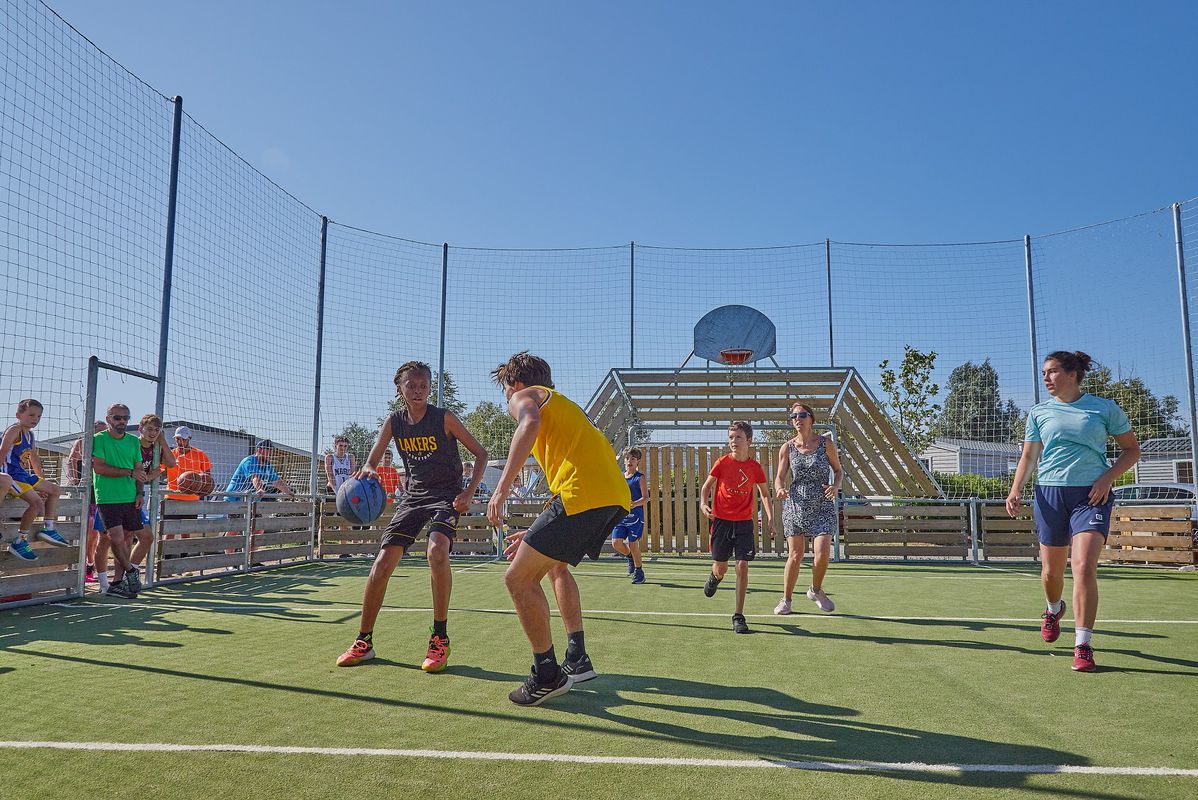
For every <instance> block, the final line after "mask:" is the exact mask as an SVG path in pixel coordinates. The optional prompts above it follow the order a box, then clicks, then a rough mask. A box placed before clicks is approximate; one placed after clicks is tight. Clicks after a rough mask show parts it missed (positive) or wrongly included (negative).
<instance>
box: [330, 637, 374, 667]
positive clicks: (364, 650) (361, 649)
mask: <svg viewBox="0 0 1198 800" xmlns="http://www.w3.org/2000/svg"><path fill="white" fill-rule="evenodd" d="M372 658H374V645H372V644H371V643H370V642H368V641H366V640H365V639H355V640H354V643H353V644H352V645H350V648H349V649H348V650H346V651H345V652H344V653H342V654H341V655H339V656H338V657H337V666H339V667H353V666H356V665H358V664H361V663H362V662H363V661H369V660H370V659H372Z"/></svg>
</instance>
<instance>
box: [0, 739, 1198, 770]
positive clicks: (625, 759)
mask: <svg viewBox="0 0 1198 800" xmlns="http://www.w3.org/2000/svg"><path fill="white" fill-rule="evenodd" d="M0 748H9V749H15V750H90V751H95V750H98V751H108V752H111V751H134V752H139V753H190V752H201V753H204V752H207V753H266V754H278V755H314V756H368V757H371V758H378V757H392V758H437V759H449V760H455V761H525V762H527V761H539V762H550V763H555V764H631V765H635V766H646V767H718V768H723V767H732V768H740V769H797V770H808V771H817V772H938V773H949V774H956V773H965V772H1001V773H1008V774H1016V775H1134V776H1145V777H1179V778H1198V769H1182V768H1178V767H1091V766H1081V765H1076V764H925V763H922V762H919V761H898V762H896V761H769V760H766V759H761V758H652V757H648V756H606V755H600V756H594V755H573V754H570V753H503V752H489V751H471V750H415V749H410V750H409V749H399V748H389V747H388V748H383V747H286V746H270V745H256V744H164V743H150V742H145V743H129V742H17V741H0Z"/></svg>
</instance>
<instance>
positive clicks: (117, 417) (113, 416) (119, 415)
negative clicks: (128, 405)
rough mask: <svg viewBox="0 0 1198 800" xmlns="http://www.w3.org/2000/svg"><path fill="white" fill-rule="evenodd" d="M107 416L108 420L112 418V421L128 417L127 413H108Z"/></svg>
mask: <svg viewBox="0 0 1198 800" xmlns="http://www.w3.org/2000/svg"><path fill="white" fill-rule="evenodd" d="M108 418H109V419H110V420H112V421H113V422H120V421H122V420H127V419H129V415H128V414H109V415H108Z"/></svg>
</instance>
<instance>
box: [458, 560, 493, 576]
mask: <svg viewBox="0 0 1198 800" xmlns="http://www.w3.org/2000/svg"><path fill="white" fill-rule="evenodd" d="M497 563H499V559H498V558H493V559H491V560H490V561H484V562H483V563H481V564H475V565H474V566H470V567H462V568H461V569H455V570H454V572H455V573H462V572H469V571H470V570H472V569H478V568H479V567H489V566H491V565H492V564H497Z"/></svg>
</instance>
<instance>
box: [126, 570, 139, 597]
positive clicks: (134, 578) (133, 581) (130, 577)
mask: <svg viewBox="0 0 1198 800" xmlns="http://www.w3.org/2000/svg"><path fill="white" fill-rule="evenodd" d="M125 585H126V586H128V587H129V591H131V592H133V596H134V597H137V593H138V592H140V591H141V571H140V570H138V568H137V567H134V568H133V569H131V570H129V571H128V572H126V573H125Z"/></svg>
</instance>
